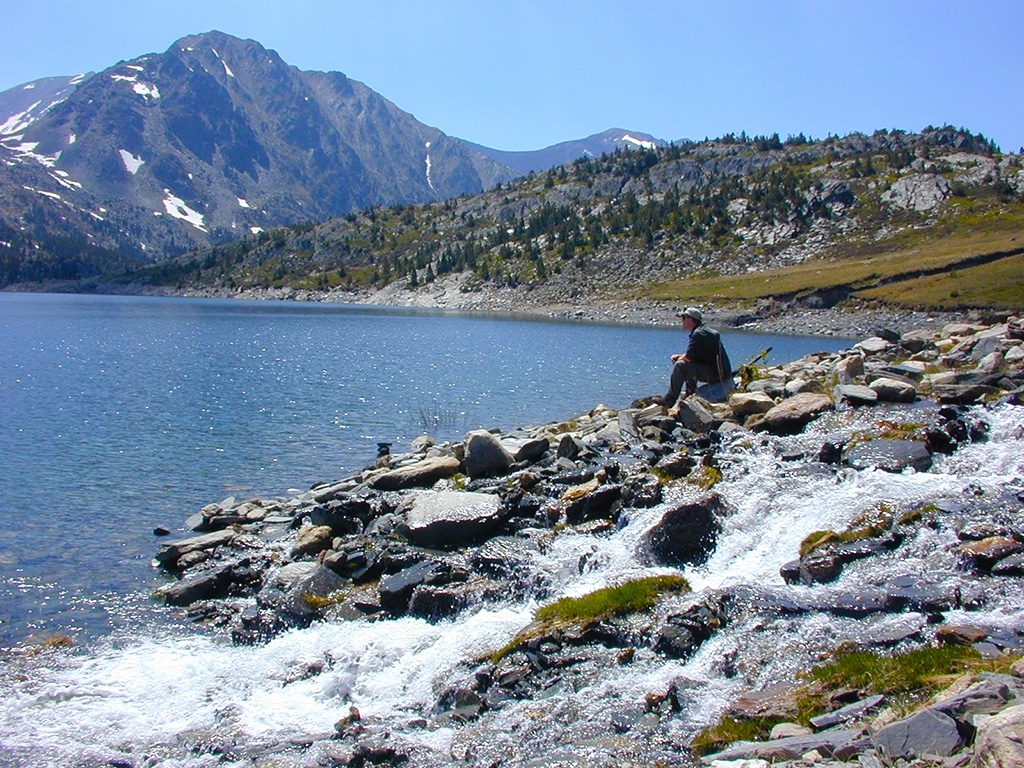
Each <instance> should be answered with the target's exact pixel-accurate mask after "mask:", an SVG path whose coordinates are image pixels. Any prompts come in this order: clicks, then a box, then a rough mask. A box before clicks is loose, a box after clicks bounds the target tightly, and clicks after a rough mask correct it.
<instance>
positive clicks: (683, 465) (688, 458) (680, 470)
mask: <svg viewBox="0 0 1024 768" xmlns="http://www.w3.org/2000/svg"><path fill="white" fill-rule="evenodd" d="M696 466H697V458H696V457H695V456H693V455H692V454H691V453H689V452H688V451H680V452H677V453H673V454H669V455H668V456H663V457H662V458H660V459H659V460H658V463H657V464H656V465H655V467H657V469H658V471H659V472H664V473H665V474H666V475H669V476H670V477H686V476H687V475H688V474H690V473H691V472H692V471H693V469H694V467H696Z"/></svg>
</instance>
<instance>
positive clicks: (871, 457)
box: [843, 438, 932, 472]
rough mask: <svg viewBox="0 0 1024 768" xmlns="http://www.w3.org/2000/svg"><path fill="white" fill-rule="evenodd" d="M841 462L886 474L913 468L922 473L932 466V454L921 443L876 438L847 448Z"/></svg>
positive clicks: (856, 467)
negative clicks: (879, 470)
mask: <svg viewBox="0 0 1024 768" xmlns="http://www.w3.org/2000/svg"><path fill="white" fill-rule="evenodd" d="M843 460H844V461H845V462H846V463H847V464H848V465H849V466H851V467H853V468H854V469H869V468H871V467H875V468H877V469H881V470H884V471H886V472H902V471H903V470H905V469H907V468H908V467H913V468H914V469H916V470H917V471H918V472H924V471H926V470H927V469H928V468H929V467H930V466H931V465H932V454H931V451H929V450H928V446H927V445H926V444H925V443H924V442H921V441H917V440H887V439H885V438H877V439H874V440H868V441H867V442H864V443H857V444H856V445H854V446H852V447H850V448H847V449H846V450H845V451H844V452H843Z"/></svg>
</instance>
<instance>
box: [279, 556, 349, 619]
mask: <svg viewBox="0 0 1024 768" xmlns="http://www.w3.org/2000/svg"><path fill="white" fill-rule="evenodd" d="M344 586H345V581H344V579H342V578H341V577H340V576H339V575H338V574H336V573H335V572H334V571H332V570H331V569H330V568H326V567H325V566H323V565H321V564H320V563H316V562H313V561H309V560H307V561H303V562H299V563H289V564H288V565H285V566H283V567H282V568H281V569H280V570H278V571H277V573H275V574H273V576H272V577H271V578H270V579H269V580H268V582H267V584H265V585H264V587H263V589H262V590H261V591H260V595H259V597H260V601H261V603H263V604H266V605H269V606H270V607H272V608H274V609H275V610H277V611H278V612H279V613H284V614H287V615H289V616H292V617H295V618H298V619H309V618H312V617H313V616H315V615H316V614H318V613H319V611H320V605H319V603H320V601H322V600H324V599H326V598H327V597H328V596H329V595H330V594H331V593H332V592H335V591H337V590H339V589H341V588H342V587H344Z"/></svg>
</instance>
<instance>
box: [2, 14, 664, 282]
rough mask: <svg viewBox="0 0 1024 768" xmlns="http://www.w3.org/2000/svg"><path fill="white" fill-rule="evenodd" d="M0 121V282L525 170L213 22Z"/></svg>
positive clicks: (471, 188)
mask: <svg viewBox="0 0 1024 768" xmlns="http://www.w3.org/2000/svg"><path fill="white" fill-rule="evenodd" d="M0 126H2V129H0V285H3V284H6V283H9V282H13V281H18V280H32V279H46V278H63V277H68V276H70V275H73V274H78V275H80V276H86V275H89V274H96V273H98V272H105V271H110V270H120V269H126V268H129V267H130V266H132V265H133V264H138V263H144V262H148V261H152V260H154V259H159V258H165V257H167V256H170V255H173V254H176V253H181V252H186V251H188V250H191V249H194V248H199V247H204V246H208V245H212V244H215V243H217V242H224V241H229V240H231V239H234V238H236V237H239V236H241V235H243V234H245V233H247V232H258V231H260V230H265V229H268V228H273V227H277V226H282V225H287V224H295V223H301V222H306V221H314V220H324V219H328V218H331V217H333V216H339V215H344V214H346V213H350V212H352V211H355V210H361V209H365V208H368V207H371V206H380V205H383V206H388V205H394V204H401V203H410V202H411V203H422V202H427V201H432V200H433V201H438V200H445V199H449V198H451V197H455V196H458V195H462V194H475V193H479V192H481V191H484V190H486V189H490V188H492V187H494V186H496V185H498V184H501V183H503V182H507V181H510V180H511V179H513V178H515V177H517V176H519V175H521V174H522V173H524V172H525V171H522V170H519V169H516V168H513V167H511V166H509V165H508V164H506V163H504V162H503V161H502V159H501V158H502V157H503V156H505V155H507V156H508V158H509V159H512V158H516V159H518V160H519V161H521V160H522V153H502V152H500V151H498V150H488V149H487V148H484V147H480V146H478V145H474V144H472V143H470V142H466V141H463V140H461V139H458V138H455V137H451V136H448V135H447V134H445V133H444V132H443V131H441V130H440V129H438V128H435V127H432V126H427V125H425V124H423V123H420V122H419V121H417V120H416V119H415V118H414V117H413V116H412V115H410V114H409V113H407V112H404V111H403V110H401V109H400V108H399V107H398V106H396V105H395V104H393V103H392V102H390V101H389V100H388V99H387V98H385V97H384V96H382V95H380V94H378V93H376V92H375V91H373V90H372V89H370V88H368V87H367V86H366V85H364V84H363V83H360V82H359V81H356V80H353V79H351V78H349V77H347V76H346V75H345V74H343V73H341V72H336V71H332V72H317V71H304V70H299V69H298V68H296V67H294V66H292V65H290V64H288V63H287V62H285V61H284V60H283V59H281V57H280V56H279V55H278V54H277V53H276V52H275V51H273V50H271V49H267V48H265V47H263V46H262V45H261V44H260V43H258V42H257V41H254V40H243V39H240V38H236V37H233V36H231V35H228V34H225V33H222V32H219V31H216V30H214V31H211V32H206V33H202V34H197V35H189V36H186V37H183V38H181V39H180V40H177V41H175V42H174V43H173V44H172V45H171V46H170V47H169V48H168V49H167V50H166V51H164V52H163V53H150V54H144V55H141V56H138V57H135V58H133V59H129V60H125V61H121V62H118V63H117V64H114V65H113V66H111V67H108V68H107V69H105V70H103V71H102V72H99V73H89V74H87V75H78V76H75V77H52V78H43V79H40V80H37V81H32V82H30V83H26V84H23V85H21V86H17V87H15V88H13V89H9V90H8V91H4V92H3V93H0ZM608 133H609V132H607V131H606V132H605V134H608ZM618 133H619V134H620V136H619V139H618V141H619V143H622V142H623V141H626V140H625V139H622V138H621V137H622V136H626V135H636V136H639V137H641V138H639V139H634V141H636V142H637V143H640V144H642V143H644V142H647V141H651V142H656V141H657V140H654V139H653V138H650V137H647V136H646V134H636V133H635V132H634V133H633V134H629V133H628V132H625V131H619V132H618ZM605 134H595V136H594V137H589V139H585V140H581V141H574V142H564V143H563V144H562V145H557V146H556V148H546V149H544V150H538V151H537V152H534V153H525V156H528V157H530V158H531V159H530V163H529V164H530V166H531V168H536V167H541V166H543V165H544V163H555V162H561V161H563V158H567V157H571V156H572V155H573V153H576V154H581V153H584V152H587V151H590V152H593V151H594V149H596V148H598V147H599V146H601V145H600V142H601V141H602V140H604V141H606V142H607V141H609V140H610V141H612V142H614V141H615V139H608V138H607V137H606V136H605ZM595 142H598V143H595ZM609 146H610V145H609ZM538 158H546V159H541V160H538ZM538 162H539V163H540V166H538ZM520 165H522V162H520ZM55 262H60V264H61V265H62V266H61V267H60V268H57V267H56V266H54V264H55Z"/></svg>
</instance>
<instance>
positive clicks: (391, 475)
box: [370, 456, 511, 491]
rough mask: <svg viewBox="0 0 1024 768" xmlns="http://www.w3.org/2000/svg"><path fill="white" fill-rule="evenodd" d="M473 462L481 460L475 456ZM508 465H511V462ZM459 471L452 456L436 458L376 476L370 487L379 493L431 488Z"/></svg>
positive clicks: (457, 461)
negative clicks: (379, 491)
mask: <svg viewBox="0 0 1024 768" xmlns="http://www.w3.org/2000/svg"><path fill="white" fill-rule="evenodd" d="M474 460H481V459H480V457H479V456H477V457H476V459H474ZM467 461H468V457H467ZM509 464H511V460H510V461H509ZM509 464H506V465H505V469H508V466H509ZM461 469H462V462H460V461H459V460H458V459H457V458H455V457H454V456H436V457H434V458H430V459H424V460H423V461H418V462H416V463H415V464H408V465H406V466H404V467H398V468H397V469H392V470H389V471H388V472H385V473H384V474H381V475H377V476H375V477H374V478H373V479H371V480H370V485H371V486H372V487H373V488H376V489H377V490H381V491H398V490H401V489H403V488H422V487H424V486H431V485H433V484H434V483H436V482H437V481H438V480H442V479H444V478H446V477H451V476H452V475H454V474H456V473H457V472H459V470H461Z"/></svg>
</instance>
